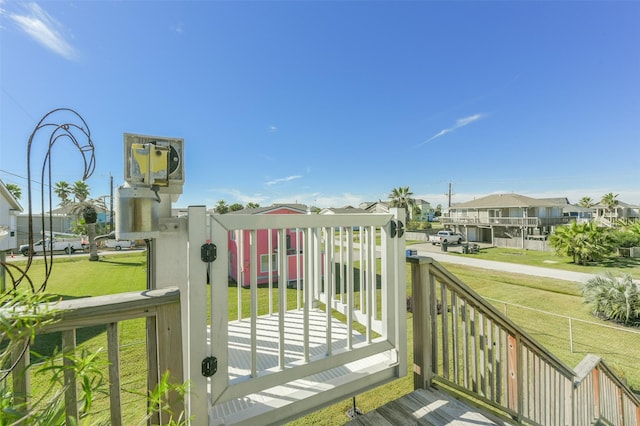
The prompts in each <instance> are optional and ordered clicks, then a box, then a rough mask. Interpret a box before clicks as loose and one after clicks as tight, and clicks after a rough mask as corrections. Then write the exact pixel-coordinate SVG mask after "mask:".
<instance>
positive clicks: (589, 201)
mask: <svg viewBox="0 0 640 426" xmlns="http://www.w3.org/2000/svg"><path fill="white" fill-rule="evenodd" d="M595 204H596V202H595V201H594V200H593V198H591V197H582V198H581V199H580V201H578V205H579V206H580V207H586V208H588V209H589V208H591V207H593V206H594V205H595Z"/></svg>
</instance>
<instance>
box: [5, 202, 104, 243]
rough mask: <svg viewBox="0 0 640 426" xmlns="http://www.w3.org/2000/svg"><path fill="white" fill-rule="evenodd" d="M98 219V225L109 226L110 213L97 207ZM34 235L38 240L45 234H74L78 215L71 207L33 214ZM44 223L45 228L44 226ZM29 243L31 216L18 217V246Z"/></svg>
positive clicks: (26, 214) (25, 214)
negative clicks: (73, 228) (73, 229)
mask: <svg viewBox="0 0 640 426" xmlns="http://www.w3.org/2000/svg"><path fill="white" fill-rule="evenodd" d="M96 213H97V214H98V217H97V219H96V224H97V225H100V224H102V225H103V226H105V227H106V226H107V224H108V223H109V220H110V215H109V211H108V210H105V209H103V208H100V207H98V206H96ZM31 217H32V226H33V235H34V238H35V239H36V240H37V239H39V238H40V237H39V236H40V235H42V234H43V233H44V232H51V231H52V232H54V233H63V234H72V233H73V232H72V227H73V225H74V223H75V222H77V221H78V215H77V214H74V213H71V206H64V207H58V208H57V209H53V210H51V212H45V213H32V215H31ZM43 222H44V226H43ZM28 242H29V214H28V213H23V214H21V215H20V216H18V244H27V243H28Z"/></svg>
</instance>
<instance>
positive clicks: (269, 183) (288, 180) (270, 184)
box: [264, 175, 302, 187]
mask: <svg viewBox="0 0 640 426" xmlns="http://www.w3.org/2000/svg"><path fill="white" fill-rule="evenodd" d="M301 177H302V176H301V175H293V176H287V177H284V178H279V179H273V180H270V181H269V182H267V183H265V184H264V185H265V186H267V187H269V186H273V185H276V184H278V183H282V182H290V181H292V180H296V179H300V178H301Z"/></svg>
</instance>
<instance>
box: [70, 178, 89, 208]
mask: <svg viewBox="0 0 640 426" xmlns="http://www.w3.org/2000/svg"><path fill="white" fill-rule="evenodd" d="M71 192H72V193H73V197H74V198H75V201H76V202H80V203H81V202H83V201H84V200H86V199H87V197H88V196H89V192H90V189H89V185H87V183H86V182H85V181H82V180H79V181H76V182H74V183H73V187H72V188H71Z"/></svg>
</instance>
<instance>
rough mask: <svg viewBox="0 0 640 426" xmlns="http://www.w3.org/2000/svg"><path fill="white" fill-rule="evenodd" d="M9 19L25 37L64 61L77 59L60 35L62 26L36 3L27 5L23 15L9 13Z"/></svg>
mask: <svg viewBox="0 0 640 426" xmlns="http://www.w3.org/2000/svg"><path fill="white" fill-rule="evenodd" d="M9 17H10V18H11V19H12V20H13V21H14V22H15V23H16V24H17V25H18V26H19V27H20V29H22V30H23V31H24V32H25V33H27V35H29V36H30V37H31V38H33V39H34V40H35V41H37V42H38V43H40V44H42V45H43V46H44V47H46V48H47V49H49V50H51V51H53V52H54V53H56V54H58V55H60V56H62V57H63V58H66V59H75V58H76V57H77V53H76V51H75V49H74V48H73V46H71V44H69V43H68V42H67V40H65V38H64V36H63V35H62V33H61V31H62V30H63V27H62V25H61V24H60V23H59V22H58V21H57V20H56V19H55V18H53V17H52V16H50V15H49V14H48V13H47V12H45V11H44V10H43V9H42V8H41V7H40V6H39V5H38V4H37V3H27V4H26V5H25V13H24V14H18V13H10V14H9Z"/></svg>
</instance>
